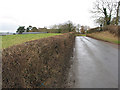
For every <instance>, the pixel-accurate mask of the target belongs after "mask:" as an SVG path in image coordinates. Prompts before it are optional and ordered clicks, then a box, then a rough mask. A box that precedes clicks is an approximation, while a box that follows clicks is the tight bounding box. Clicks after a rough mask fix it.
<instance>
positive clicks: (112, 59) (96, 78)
mask: <svg viewBox="0 0 120 90" xmlns="http://www.w3.org/2000/svg"><path fill="white" fill-rule="evenodd" d="M72 61H73V64H72V66H71V70H70V73H69V78H68V80H69V82H70V83H69V87H72V88H117V87H118V46H117V45H113V44H109V43H106V42H102V41H99V40H95V39H92V38H89V37H84V36H77V37H76V40H75V49H74V57H73V60H72Z"/></svg>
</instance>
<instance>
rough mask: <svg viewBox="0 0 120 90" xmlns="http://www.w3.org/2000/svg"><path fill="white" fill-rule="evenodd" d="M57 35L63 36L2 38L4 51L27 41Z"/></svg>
mask: <svg viewBox="0 0 120 90" xmlns="http://www.w3.org/2000/svg"><path fill="white" fill-rule="evenodd" d="M55 35H61V34H58V33H44V34H21V35H7V36H0V38H2V49H4V48H8V47H10V46H13V45H17V44H21V43H24V42H26V41H31V40H36V39H40V38H46V37H50V36H55ZM0 49H1V48H0Z"/></svg>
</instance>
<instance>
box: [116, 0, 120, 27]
mask: <svg viewBox="0 0 120 90" xmlns="http://www.w3.org/2000/svg"><path fill="white" fill-rule="evenodd" d="M119 13H120V1H119V2H118V7H117V15H116V25H118V22H119V17H120V14H119Z"/></svg>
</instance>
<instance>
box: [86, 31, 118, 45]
mask: <svg viewBox="0 0 120 90" xmlns="http://www.w3.org/2000/svg"><path fill="white" fill-rule="evenodd" d="M86 36H88V37H92V38H95V39H99V40H102V41H106V42H110V43H114V44H120V41H119V39H118V37H117V36H114V35H113V34H111V33H109V32H108V31H103V32H96V33H91V34H87V35H86Z"/></svg>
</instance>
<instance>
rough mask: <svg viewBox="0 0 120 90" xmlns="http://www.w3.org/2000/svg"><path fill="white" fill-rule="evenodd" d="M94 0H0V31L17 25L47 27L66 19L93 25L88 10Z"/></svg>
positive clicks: (14, 27) (13, 29)
mask: <svg viewBox="0 0 120 90" xmlns="http://www.w3.org/2000/svg"><path fill="white" fill-rule="evenodd" d="M93 1H95V0H1V1H0V32H16V29H17V28H18V27H19V26H26V27H27V26H29V25H32V26H36V27H37V28H38V27H41V28H42V27H44V26H46V27H49V26H50V25H54V24H59V23H64V22H66V21H68V20H70V21H72V22H73V23H75V24H80V25H88V26H90V27H94V23H93V19H92V18H91V16H92V15H91V13H90V10H91V9H92V6H93Z"/></svg>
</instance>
